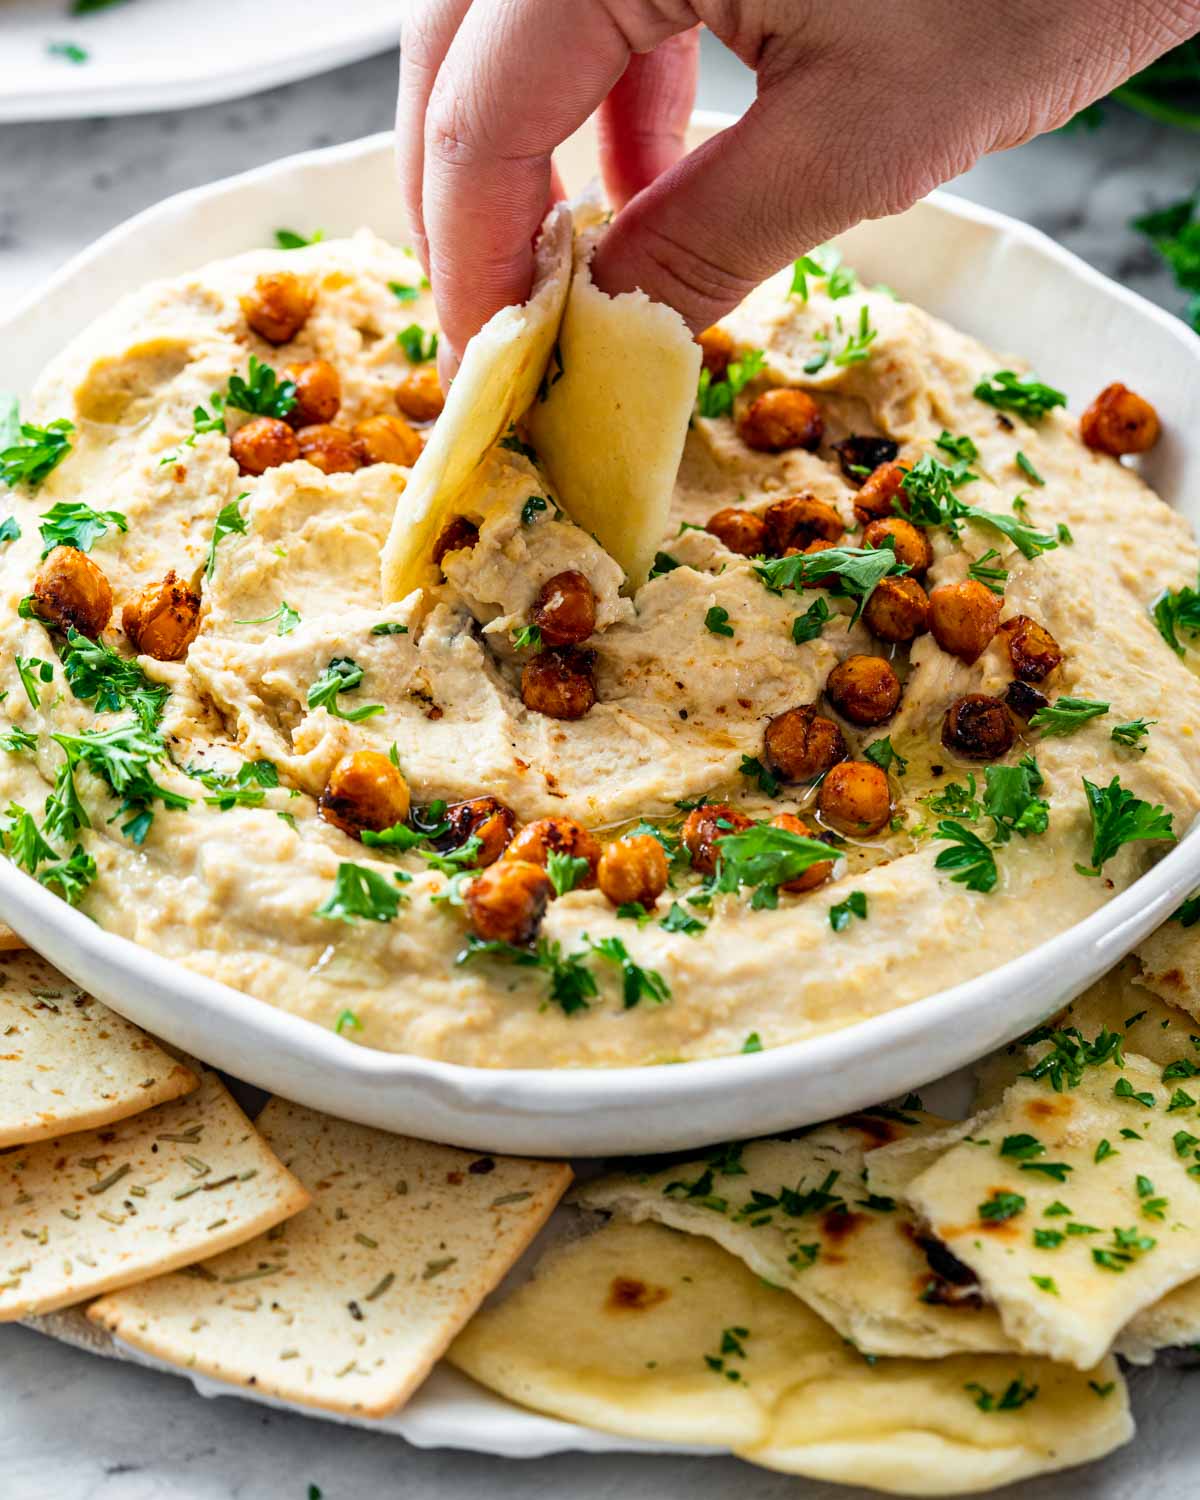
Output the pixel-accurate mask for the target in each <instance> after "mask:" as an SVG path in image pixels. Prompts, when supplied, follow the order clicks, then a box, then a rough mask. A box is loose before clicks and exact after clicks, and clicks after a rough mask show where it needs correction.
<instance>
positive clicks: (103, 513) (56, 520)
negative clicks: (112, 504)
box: [38, 500, 129, 557]
mask: <svg viewBox="0 0 1200 1500" xmlns="http://www.w3.org/2000/svg"><path fill="white" fill-rule="evenodd" d="M114 526H115V527H116V528H117V530H118V531H128V530H129V523H128V522H127V521H126V519H125V517H124V516H123V515H122V514H121V512H120V511H119V510H93V509H92V507H91V506H90V505H88V504H87V503H86V502H85V501H83V500H60V501H59V502H58V503H57V504H56V505H52V506H51V507H50V509H49V510H46V511H43V512H42V519H41V525H40V526H39V527H38V530H39V531H40V532H41V534H42V556H43V557H46V556H48V555H49V554H50V553H51V552H53V551H54V549H55V547H75V548H76V549H77V550H78V551H80V552H90V551H91V550H92V548H93V547H94V546H95V544H96V543H97V542H98V541H99V540H100V538H101V537H102V536H104V535H106V534H107V532H108V531H109V530H110V529H111V528H112V527H114Z"/></svg>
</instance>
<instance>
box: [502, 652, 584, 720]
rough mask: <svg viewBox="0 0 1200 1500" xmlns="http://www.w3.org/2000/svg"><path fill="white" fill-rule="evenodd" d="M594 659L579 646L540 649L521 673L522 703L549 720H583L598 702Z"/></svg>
mask: <svg viewBox="0 0 1200 1500" xmlns="http://www.w3.org/2000/svg"><path fill="white" fill-rule="evenodd" d="M594 660H595V658H594V655H593V653H592V652H591V651H580V650H579V648H578V647H576V646H560V647H558V648H557V649H555V650H551V651H539V652H538V654H537V655H536V656H535V657H533V659H532V660H531V661H529V662H527V663H526V664H525V668H524V670H523V671H522V673H521V702H522V703H524V705H525V707H526V708H528V709H532V711H533V712H534V713H538V714H545V715H546V717H547V718H548V719H582V718H583V716H584V714H586V713H587V712H588V711H589V710H590V709H591V707H592V705H593V704H594V703H595V701H596V684H595V682H594V681H593V680H592V666H593V662H594Z"/></svg>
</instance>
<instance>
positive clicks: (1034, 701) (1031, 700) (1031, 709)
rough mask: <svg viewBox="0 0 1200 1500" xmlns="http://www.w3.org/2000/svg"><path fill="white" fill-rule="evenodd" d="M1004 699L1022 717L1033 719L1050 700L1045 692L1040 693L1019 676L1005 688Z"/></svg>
mask: <svg viewBox="0 0 1200 1500" xmlns="http://www.w3.org/2000/svg"><path fill="white" fill-rule="evenodd" d="M1004 701H1005V703H1007V704H1008V706H1009V708H1011V709H1012V711H1013V713H1015V714H1016V715H1017V717H1018V718H1021V719H1032V718H1033V716H1034V714H1035V713H1037V711H1038V709H1039V708H1045V707H1046V706H1047V705H1048V704H1049V702H1050V700H1049V698H1047V697H1046V695H1045V693H1039V692H1038V690H1037V688H1035V687H1030V686H1029V684H1028V683H1027V682H1022V681H1021V680H1020V679H1019V678H1018V679H1017V681H1016V682H1010V683H1009V685H1008V687H1007V688H1006V689H1005V692H1004Z"/></svg>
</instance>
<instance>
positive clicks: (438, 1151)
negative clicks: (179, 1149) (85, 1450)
mask: <svg viewBox="0 0 1200 1500" xmlns="http://www.w3.org/2000/svg"><path fill="white" fill-rule="evenodd" d="M257 1123H258V1126H259V1129H260V1130H261V1131H262V1134H263V1137H264V1139H265V1140H266V1141H267V1142H268V1143H269V1144H270V1145H271V1147H272V1148H273V1149H274V1150H275V1151H277V1152H278V1153H279V1155H280V1156H281V1157H282V1158H283V1159H284V1160H285V1161H286V1162H287V1163H288V1166H289V1167H290V1168H291V1169H292V1170H293V1171H294V1172H295V1173H296V1174H297V1175H298V1176H299V1177H300V1178H301V1180H302V1181H303V1182H305V1183H306V1184H308V1185H309V1187H310V1188H311V1190H312V1193H313V1202H312V1204H311V1206H310V1207H309V1208H307V1209H306V1210H305V1211H304V1213H302V1214H299V1215H298V1216H297V1217H296V1218H294V1219H293V1220H291V1221H290V1222H289V1223H287V1224H284V1225H280V1226H279V1227H278V1228H276V1229H273V1230H271V1231H270V1232H269V1233H267V1234H265V1235H261V1236H260V1237H259V1238H258V1239H256V1240H254V1241H252V1242H250V1243H248V1244H245V1245H240V1246H239V1247H238V1248H237V1249H236V1250H233V1251H230V1252H228V1253H227V1254H224V1255H220V1256H218V1257H216V1259H214V1260H206V1261H204V1262H203V1263H202V1264H201V1265H199V1266H193V1267H190V1268H189V1270H188V1271H186V1272H180V1273H178V1274H176V1275H173V1276H162V1277H159V1278H158V1279H157V1280H155V1281H147V1282H144V1283H143V1284H142V1285H140V1286H135V1287H130V1288H129V1289H128V1290H126V1291H124V1292H117V1293H115V1294H114V1295H112V1296H108V1297H103V1298H101V1299H100V1301H99V1302H96V1303H93V1305H92V1306H91V1308H89V1310H88V1316H89V1317H90V1318H91V1319H92V1320H93V1321H94V1322H95V1323H98V1324H100V1325H101V1326H102V1327H104V1328H106V1329H108V1331H109V1332H110V1333H111V1334H112V1335H113V1336H114V1337H115V1338H118V1339H121V1340H123V1341H124V1342H125V1343H127V1344H132V1345H133V1346H134V1347H135V1348H137V1349H141V1350H143V1351H144V1352H145V1353H147V1354H152V1355H154V1356H155V1357H156V1358H158V1359H162V1360H165V1361H166V1362H167V1363H168V1364H173V1365H179V1366H180V1367H182V1368H185V1369H187V1370H189V1371H192V1372H200V1373H202V1374H205V1375H209V1376H212V1378H213V1379H215V1380H227V1381H230V1382H231V1383H232V1384H234V1385H241V1386H253V1387H254V1389H255V1390H256V1391H259V1392H262V1393H264V1394H266V1395H269V1396H274V1397H278V1398H280V1399H282V1400H285V1401H295V1402H298V1403H300V1404H301V1405H304V1406H312V1407H317V1408H320V1409H321V1410H325V1411H333V1412H339V1413H342V1414H343V1415H367V1416H372V1417H378V1416H384V1415H385V1414H386V1413H388V1412H391V1411H395V1410H396V1409H397V1408H398V1407H399V1406H402V1405H403V1404H404V1402H405V1401H406V1400H407V1399H408V1397H409V1396H411V1395H412V1393H413V1392H414V1391H415V1390H416V1389H417V1387H418V1386H419V1385H420V1384H421V1383H422V1382H423V1381H424V1379H425V1377H426V1376H427V1375H428V1374H429V1371H430V1370H431V1369H432V1367H433V1364H434V1362H435V1361H436V1360H437V1359H438V1358H439V1357H440V1356H441V1354H442V1352H443V1350H444V1349H445V1347H446V1345H447V1344H448V1343H449V1342H450V1340H451V1339H452V1338H453V1337H454V1335H455V1334H456V1333H457V1332H458V1330H459V1329H460V1328H461V1327H462V1326H463V1324H464V1323H465V1322H466V1321H467V1319H468V1318H469V1317H470V1316H471V1314H472V1313H473V1312H474V1311H475V1309H476V1308H477V1307H478V1306H479V1304H480V1303H481V1302H482V1301H483V1299H484V1297H486V1296H487V1294H488V1293H489V1292H490V1291H491V1290H492V1288H493V1287H494V1286H495V1285H496V1284H497V1283H498V1282H499V1281H500V1279H501V1277H503V1276H504V1275H505V1273H506V1272H507V1271H508V1270H509V1268H510V1267H511V1266H512V1264H513V1263H514V1262H515V1261H516V1260H517V1258H518V1257H519V1256H520V1255H521V1254H522V1252H523V1251H524V1250H525V1247H526V1246H527V1245H528V1244H529V1242H530V1240H531V1239H532V1238H533V1236H534V1235H535V1234H536V1233H537V1232H538V1230H539V1229H540V1228H541V1227H542V1225H543V1224H544V1223H545V1221H546V1219H547V1217H548V1216H549V1214H550V1212H551V1211H552V1209H553V1208H554V1205H555V1204H556V1203H557V1202H558V1200H559V1198H561V1197H562V1195H563V1193H564V1192H565V1191H566V1188H567V1184H568V1183H569V1182H570V1180H571V1171H570V1168H569V1167H566V1166H563V1165H561V1164H559V1163H555V1162H540V1161H519V1160H516V1159H515V1158H512V1157H497V1156H481V1155H479V1154H477V1153H473V1152H469V1151H458V1150H455V1149H454V1148H453V1147H450V1146H434V1145H430V1144H428V1143H427V1142H424V1141H415V1140H410V1139H408V1138H407V1137H404V1136H397V1135H390V1134H388V1133H387V1132H385V1131H382V1130H371V1129H368V1128H367V1127H366V1126H364V1125H351V1124H349V1123H347V1122H346V1121H343V1120H334V1119H331V1118H330V1117H329V1116H328V1115H322V1114H318V1113H317V1112H316V1111H315V1110H310V1109H305V1108H303V1107H302V1106H301V1105H298V1104H288V1103H285V1102H284V1101H283V1100H280V1099H272V1100H271V1102H270V1103H269V1104H268V1105H267V1107H266V1108H265V1109H264V1110H263V1112H262V1114H261V1115H260V1116H259V1119H258V1122H257Z"/></svg>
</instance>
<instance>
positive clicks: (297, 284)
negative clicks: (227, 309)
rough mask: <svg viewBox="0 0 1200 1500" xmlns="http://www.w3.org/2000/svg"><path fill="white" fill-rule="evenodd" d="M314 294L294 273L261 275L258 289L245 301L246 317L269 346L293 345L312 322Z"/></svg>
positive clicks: (243, 311)
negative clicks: (309, 316) (310, 316)
mask: <svg viewBox="0 0 1200 1500" xmlns="http://www.w3.org/2000/svg"><path fill="white" fill-rule="evenodd" d="M314 300H315V299H314V296H313V292H312V290H311V288H310V287H308V286H307V285H306V284H305V283H304V282H303V281H301V279H300V278H299V276H296V275H293V273H292V272H291V271H276V272H274V273H273V274H270V275H266V276H260V277H259V278H258V280H257V281H256V282H255V283H254V289H253V291H251V292H250V293H249V295H248V296H245V297H243V298H242V299H241V303H242V315H243V317H244V318H245V319H246V322H247V323H249V325H250V327H251V328H253V329H254V331H255V333H257V334H258V336H259V337H260V338H264V339H266V341H267V343H268V344H286V343H289V342H290V341H291V340H292V339H294V338H295V337H296V335H297V334H298V333H299V332H300V330H301V329H302V328H303V327H304V325H305V323H307V322H308V315H309V313H311V312H312V310H313V302H314Z"/></svg>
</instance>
